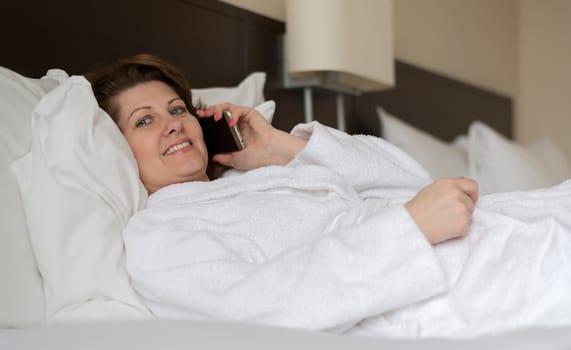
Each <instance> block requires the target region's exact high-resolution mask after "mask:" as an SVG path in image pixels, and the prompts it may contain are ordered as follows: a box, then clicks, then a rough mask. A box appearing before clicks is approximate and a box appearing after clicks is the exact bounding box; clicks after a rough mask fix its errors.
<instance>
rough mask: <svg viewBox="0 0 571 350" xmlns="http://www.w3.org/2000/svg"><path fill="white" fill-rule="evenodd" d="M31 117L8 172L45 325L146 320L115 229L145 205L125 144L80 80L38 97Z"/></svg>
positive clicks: (88, 85) (120, 231)
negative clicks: (25, 145)
mask: <svg viewBox="0 0 571 350" xmlns="http://www.w3.org/2000/svg"><path fill="white" fill-rule="evenodd" d="M32 118H33V123H32V125H33V129H32V137H31V139H32V141H31V143H32V146H31V151H30V152H29V153H27V154H26V155H25V156H24V157H23V158H21V159H20V160H18V161H16V162H14V165H13V169H12V171H13V173H14V175H15V176H16V178H17V179H18V183H19V185H20V190H21V193H22V198H23V203H24V208H25V212H26V221H27V224H28V232H29V235H30V238H31V242H32V247H33V249H34V253H35V256H36V260H37V264H38V268H39V270H40V272H41V274H42V277H43V282H44V293H45V308H46V318H47V320H48V321H60V320H70V319H82V320H85V319H116V318H146V317H149V315H150V313H149V312H148V310H147V309H146V307H145V306H144V305H143V304H142V302H141V301H140V299H139V297H138V295H137V294H136V293H135V292H134V290H133V289H132V288H131V285H130V282H129V278H128V275H127V272H126V269H125V261H124V260H125V256H124V249H123V240H122V230H123V227H124V225H125V224H126V223H127V221H128V220H129V218H130V217H131V216H132V214H133V213H134V212H135V211H136V210H138V209H140V208H142V207H143V205H144V203H145V200H146V191H145V190H144V188H143V186H142V184H141V182H140V180H139V177H138V171H137V165H136V162H135V159H134V157H133V155H132V153H131V151H130V149H129V146H128V144H127V142H126V140H125V139H124V137H123V136H122V134H121V132H120V131H119V129H118V128H117V126H116V125H115V123H114V122H113V121H112V120H111V118H110V117H109V116H107V114H106V113H105V112H103V111H102V110H101V109H100V108H99V107H98V105H97V102H96V101H95V98H94V96H93V92H92V90H91V86H90V84H89V83H88V82H87V81H86V80H85V79H84V78H83V77H77V76H76V77H71V78H69V79H68V80H66V81H65V82H63V83H62V84H61V85H60V86H59V87H57V88H55V89H54V90H52V91H51V92H50V93H48V94H47V95H46V96H44V97H43V98H42V100H41V101H40V103H39V104H38V105H37V107H36V109H35V110H34V113H33V117H32Z"/></svg>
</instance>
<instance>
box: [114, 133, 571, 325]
mask: <svg viewBox="0 0 571 350" xmlns="http://www.w3.org/2000/svg"><path fill="white" fill-rule="evenodd" d="M292 133H294V134H296V135H300V136H303V137H306V138H309V142H308V143H307V145H306V147H305V148H304V149H303V150H302V151H301V152H300V153H299V154H298V155H297V156H296V157H295V158H294V159H293V160H292V161H291V162H290V164H288V165H287V166H270V167H264V168H260V169H255V170H252V171H249V172H246V173H243V174H230V175H228V176H225V177H223V178H221V179H218V180H215V181H210V182H191V183H183V184H176V185H171V186H168V187H165V188H163V189H161V190H159V191H157V192H156V193H154V194H152V195H151V196H150V197H149V201H148V204H147V208H146V209H144V210H142V211H140V212H138V213H137V214H136V215H135V216H134V217H133V218H132V219H131V221H130V222H129V224H128V226H127V228H126V229H125V232H124V237H125V244H126V249H127V268H128V271H129V273H130V275H131V278H132V283H133V285H134V287H135V289H136V290H137V291H138V292H139V293H140V294H141V296H142V297H143V299H144V301H145V303H146V304H147V305H148V306H149V308H150V309H151V310H152V311H153V312H154V313H155V314H156V315H157V316H158V317H160V318H187V319H216V320H231V321H246V322H254V323H259V324H268V325H276V326H286V327H297V328H307V329H319V330H333V331H337V332H348V333H354V334H367V335H374V334H378V335H381V334H382V335H391V336H438V335H446V336H471V335H477V334H482V333H486V332H492V331H499V330H505V329H511V328H514V327H521V326H528V325H559V324H571V229H570V228H571V219H568V218H566V217H567V216H571V215H565V211H567V213H571V211H570V210H571V183H566V184H563V185H561V186H560V187H561V188H560V189H554V190H550V191H545V192H539V194H537V193H535V192H533V193H529V194H517V193H514V194H511V195H509V194H508V195H503V196H504V197H502V195H497V196H488V198H484V199H482V200H481V202H482V203H483V204H479V208H478V209H477V210H476V212H475V213H474V219H473V225H472V228H471V233H470V235H469V237H468V238H466V239H463V240H455V241H451V242H449V243H445V244H441V245H439V246H437V247H436V248H435V247H433V246H431V245H430V244H429V243H428V242H427V241H426V239H425V238H424V236H423V234H422V233H421V232H420V230H419V229H418V227H417V226H416V225H415V223H414V221H413V220H412V218H411V217H410V215H409V214H408V212H407V211H406V209H405V208H404V205H403V204H404V203H405V202H406V200H408V199H410V198H411V197H412V196H413V195H414V194H415V193H416V192H417V191H418V190H419V189H421V188H422V187H424V186H426V185H427V184H429V183H430V182H431V179H430V178H429V176H428V175H427V173H426V171H424V170H423V169H422V168H421V166H420V165H418V163H417V162H415V161H414V160H412V159H411V158H410V157H408V156H407V155H406V154H405V153H403V152H402V151H400V150H399V149H398V148H396V147H394V146H392V145H390V144H388V143H386V142H384V141H383V140H381V139H379V138H376V137H372V136H349V135H347V134H344V133H341V132H339V131H337V130H334V129H331V128H328V127H325V126H323V125H321V124H319V123H317V122H314V123H312V124H307V125H300V126H298V127H296V128H295V129H294V130H293V131H292ZM518 196H520V197H521V198H520V200H519V202H518V203H522V207H521V208H520V209H521V210H518V209H517V207H513V206H511V205H510V203H512V197H518ZM549 196H551V197H553V198H555V197H557V199H556V200H550V199H551V197H549ZM515 199H517V198H515ZM502 203H504V204H505V203H507V204H508V205H503V204H502ZM526 203H532V204H531V205H532V207H533V208H532V209H530V207H529V205H527V204H526ZM546 203H552V204H551V206H552V207H553V208H552V209H550V210H551V211H553V212H554V213H555V214H557V215H559V216H558V217H556V218H554V216H552V215H547V216H546V215H539V211H538V208H543V206H545V205H547V204H546ZM513 208H516V209H513ZM488 209H489V210H488ZM510 211H511V212H510ZM541 211H543V209H542V210H541ZM521 217H524V218H526V221H527V222H524V223H521V221H518V220H520V218H521ZM546 217H548V218H549V219H547V221H546V219H545V218H546ZM520 236H522V237H520ZM545 237H548V238H547V239H546V238H545ZM551 254H553V256H551ZM564 269H566V271H567V273H566V275H564V274H563V273H562V271H564ZM545 295H547V297H545ZM506 297H507V299H506ZM550 298H555V299H554V300H551V299H550ZM536 302H538V303H539V304H538V305H535V303H536ZM527 303H532V304H533V305H530V306H529V308H528V309H529V311H524V312H521V309H522V304H527ZM524 307H525V305H524ZM561 307H562V308H566V309H565V310H566V312H561V310H560V308H561ZM568 315H569V316H568Z"/></svg>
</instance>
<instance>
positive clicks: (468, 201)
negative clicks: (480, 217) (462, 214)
mask: <svg viewBox="0 0 571 350" xmlns="http://www.w3.org/2000/svg"><path fill="white" fill-rule="evenodd" d="M460 202H461V203H462V204H463V205H464V206H465V207H466V209H467V210H468V211H469V212H470V213H473V212H474V208H475V207H476V204H475V203H474V201H473V200H472V198H471V197H470V196H468V195H467V194H465V193H462V194H461V195H460Z"/></svg>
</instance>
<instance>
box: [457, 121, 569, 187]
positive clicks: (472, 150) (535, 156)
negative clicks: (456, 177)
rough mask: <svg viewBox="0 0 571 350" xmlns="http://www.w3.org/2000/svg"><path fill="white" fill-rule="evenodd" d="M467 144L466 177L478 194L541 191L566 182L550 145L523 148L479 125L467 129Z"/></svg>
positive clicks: (563, 169)
mask: <svg viewBox="0 0 571 350" xmlns="http://www.w3.org/2000/svg"><path fill="white" fill-rule="evenodd" d="M468 142H469V147H468V161H469V167H470V176H471V177H473V178H474V179H476V180H477V181H478V182H479V183H480V193H482V194H487V193H495V192H509V191H525V190H532V189H536V188H544V187H549V186H553V185H556V184H558V183H559V182H561V181H562V180H564V179H566V178H569V175H570V174H569V166H568V164H567V161H566V159H565V157H564V156H563V155H562V152H561V151H559V150H558V149H557V148H556V147H555V145H554V144H553V143H552V142H549V141H545V140H544V141H538V142H539V143H537V144H535V145H531V146H529V148H528V147H524V146H522V145H518V144H517V143H515V142H512V141H510V140H508V139H507V138H506V137H504V136H503V135H501V134H499V133H498V132H497V131H495V130H494V129H492V128H491V127H489V126H488V125H486V124H484V123H482V122H480V121H476V122H473V123H472V124H471V125H470V128H469V132H468ZM554 170H556V172H554Z"/></svg>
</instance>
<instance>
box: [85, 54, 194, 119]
mask: <svg viewBox="0 0 571 350" xmlns="http://www.w3.org/2000/svg"><path fill="white" fill-rule="evenodd" d="M85 77H86V78H87V80H89V82H90V83H91V87H92V89H93V93H94V94H95V98H96V99H97V103H98V104H99V106H100V107H101V108H102V109H103V110H105V111H106V112H107V113H108V114H109V115H110V116H111V118H113V120H114V121H115V122H118V118H119V115H118V114H119V106H117V104H116V103H115V97H117V95H119V94H120V93H122V92H123V91H125V90H127V89H130V88H132V87H134V86H136V85H138V84H141V83H146V82H150V81H160V82H163V83H165V84H167V85H168V86H170V87H171V88H172V89H173V90H174V91H175V92H176V93H177V94H178V96H179V97H180V98H182V100H183V101H184V103H185V104H186V107H187V108H188V110H189V111H190V113H191V114H192V115H196V110H195V108H194V106H193V104H192V94H191V91H190V84H189V83H188V81H187V80H186V78H185V77H184V74H183V73H182V72H181V71H180V70H179V69H178V68H177V67H175V66H174V65H172V64H170V63H168V62H167V61H165V60H163V59H161V58H159V57H157V56H154V55H151V54H138V55H135V56H131V57H127V58H124V59H121V60H119V61H117V62H116V63H115V64H112V65H110V66H108V67H106V68H103V69H100V70H94V71H92V72H89V73H87V74H85Z"/></svg>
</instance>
